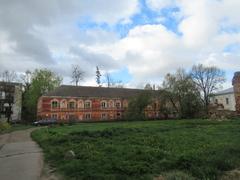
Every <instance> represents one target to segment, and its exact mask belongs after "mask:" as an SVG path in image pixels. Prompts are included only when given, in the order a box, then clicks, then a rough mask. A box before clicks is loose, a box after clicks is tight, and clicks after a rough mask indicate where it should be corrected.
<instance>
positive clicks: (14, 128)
mask: <svg viewBox="0 0 240 180" xmlns="http://www.w3.org/2000/svg"><path fill="white" fill-rule="evenodd" d="M32 127H33V126H32V125H24V124H13V125H11V126H9V127H8V128H6V129H1V130H0V135H1V134H5V133H10V132H13V131H19V130H25V129H29V128H32Z"/></svg>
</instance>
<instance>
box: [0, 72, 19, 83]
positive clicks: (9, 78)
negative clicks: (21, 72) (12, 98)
mask: <svg viewBox="0 0 240 180" xmlns="http://www.w3.org/2000/svg"><path fill="white" fill-rule="evenodd" d="M1 79H2V81H3V82H13V81H16V79H17V74H16V72H15V71H8V70H6V71H4V72H3V73H2V74H1Z"/></svg>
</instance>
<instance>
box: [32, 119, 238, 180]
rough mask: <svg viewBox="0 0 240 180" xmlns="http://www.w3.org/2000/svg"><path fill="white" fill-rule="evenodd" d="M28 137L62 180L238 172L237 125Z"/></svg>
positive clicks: (80, 128) (79, 130) (120, 125)
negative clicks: (70, 153) (68, 155)
mask: <svg viewBox="0 0 240 180" xmlns="http://www.w3.org/2000/svg"><path fill="white" fill-rule="evenodd" d="M32 137H33V138H34V139H35V140H36V141H37V142H38V143H39V144H40V146H41V147H42V148H43V150H44V153H45V159H46V161H47V162H49V163H50V165H51V166H53V167H55V168H56V169H57V171H58V172H59V173H61V174H63V175H64V176H65V178H66V179H153V178H154V177H159V176H160V175H161V176H163V177H165V179H218V178H219V177H220V176H221V175H222V174H223V173H224V172H225V171H228V170H232V169H235V168H238V167H240V120H231V121H222V122H219V121H209V120H168V121H144V122H115V123H89V124H87V123H85V124H78V125H73V126H67V125H66V126H58V127H53V128H43V129H40V130H37V131H35V132H33V134H32ZM69 150H73V151H74V152H75V154H76V157H75V158H74V159H72V160H65V159H64V155H65V153H66V152H67V151H69ZM176 177H177V178H176Z"/></svg>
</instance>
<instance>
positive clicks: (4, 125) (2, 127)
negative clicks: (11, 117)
mask: <svg viewBox="0 0 240 180" xmlns="http://www.w3.org/2000/svg"><path fill="white" fill-rule="evenodd" d="M10 128H11V125H10V124H9V123H7V122H0V132H3V131H5V130H8V129H10Z"/></svg>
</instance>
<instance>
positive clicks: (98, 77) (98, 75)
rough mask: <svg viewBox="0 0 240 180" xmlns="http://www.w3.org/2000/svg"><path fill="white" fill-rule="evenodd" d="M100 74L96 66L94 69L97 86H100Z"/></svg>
mask: <svg viewBox="0 0 240 180" xmlns="http://www.w3.org/2000/svg"><path fill="white" fill-rule="evenodd" d="M101 76H102V75H101V72H100V70H99V68H98V66H97V67H96V82H97V84H98V86H101Z"/></svg>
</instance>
